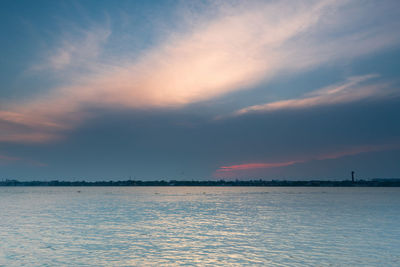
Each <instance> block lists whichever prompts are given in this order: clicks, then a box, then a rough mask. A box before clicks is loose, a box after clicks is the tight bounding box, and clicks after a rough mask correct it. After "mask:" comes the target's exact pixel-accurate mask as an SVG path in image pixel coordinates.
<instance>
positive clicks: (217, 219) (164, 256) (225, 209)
mask: <svg viewBox="0 0 400 267" xmlns="http://www.w3.org/2000/svg"><path fill="white" fill-rule="evenodd" d="M0 266H400V188H371V187H369V188H362V187H337V188H333V187H172V186H171V187H0Z"/></svg>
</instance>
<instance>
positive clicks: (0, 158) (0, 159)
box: [0, 154, 47, 167]
mask: <svg viewBox="0 0 400 267" xmlns="http://www.w3.org/2000/svg"><path fill="white" fill-rule="evenodd" d="M16 162H22V163H24V164H28V165H32V166H37V167H45V166H47V164H45V163H42V162H39V161H36V160H31V159H25V158H20V157H10V156H7V155H1V154H0V165H2V164H10V163H16Z"/></svg>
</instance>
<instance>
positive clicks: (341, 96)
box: [234, 74, 394, 115]
mask: <svg viewBox="0 0 400 267" xmlns="http://www.w3.org/2000/svg"><path fill="white" fill-rule="evenodd" d="M376 77H378V75H375V74H369V75H363V76H353V77H350V78H348V79H347V81H346V82H344V83H341V84H335V85H332V86H328V87H325V88H322V89H319V90H316V91H312V92H310V93H307V94H305V95H303V96H301V97H299V98H294V99H287V100H281V101H276V102H270V103H266V104H261V105H254V106H250V107H246V108H243V109H240V110H238V111H236V112H235V113H234V114H235V115H242V114H245V113H249V112H257V111H258V112H260V111H264V112H265V111H275V110H284V109H303V108H311V107H315V106H323V105H324V106H325V105H334V104H341V103H348V102H353V101H357V100H362V99H366V98H371V97H383V96H390V95H391V94H393V93H394V92H393V90H389V89H388V85H389V84H387V83H382V82H379V83H368V84H365V83H364V82H366V81H369V80H371V79H373V78H376Z"/></svg>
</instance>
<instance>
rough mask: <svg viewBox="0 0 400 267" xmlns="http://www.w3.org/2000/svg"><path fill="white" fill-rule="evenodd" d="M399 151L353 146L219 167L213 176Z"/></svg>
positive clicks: (390, 147) (399, 146)
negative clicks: (280, 160) (293, 157)
mask: <svg viewBox="0 0 400 267" xmlns="http://www.w3.org/2000/svg"><path fill="white" fill-rule="evenodd" d="M398 149H400V144H399V143H392V144H379V145H364V146H355V147H350V148H347V149H344V150H340V151H332V152H330V153H323V154H319V155H316V156H311V155H305V156H304V157H302V158H298V159H294V160H290V161H282V162H257V163H243V164H237V165H230V166H221V167H219V168H218V169H217V171H216V173H215V176H217V177H224V176H229V177H230V176H235V175H236V176H239V175H241V174H245V173H246V171H251V170H256V169H270V168H280V167H287V166H291V165H294V164H301V163H306V162H310V161H314V160H328V159H337V158H342V157H345V156H353V155H358V154H361V153H369V152H378V151H386V150H398Z"/></svg>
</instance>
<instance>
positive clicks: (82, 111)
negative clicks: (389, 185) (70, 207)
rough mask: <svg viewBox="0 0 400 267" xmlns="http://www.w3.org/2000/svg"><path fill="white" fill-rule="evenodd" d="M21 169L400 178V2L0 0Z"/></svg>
mask: <svg viewBox="0 0 400 267" xmlns="http://www.w3.org/2000/svg"><path fill="white" fill-rule="evenodd" d="M1 5H2V8H1V9H0V22H1V23H0V33H1V37H0V38H1V42H0V51H1V57H0V169H1V177H3V178H17V179H20V180H31V179H39V180H49V179H62V180H81V179H86V180H104V179H106V180H111V179H113V180H114V179H128V178H130V177H131V178H132V179H133V178H135V179H143V180H149V179H150V180H153V179H221V178H223V179H253V178H257V179H259V178H262V179H347V178H348V177H349V173H350V172H351V171H352V170H354V171H356V175H357V176H358V177H359V178H365V179H369V178H375V177H379V178H382V177H399V176H400V164H398V163H399V160H400V120H399V119H398V117H399V115H398V114H400V88H399V85H400V80H399V74H400V63H399V59H400V34H399V33H398V29H399V28H400V19H399V17H400V4H399V2H398V1H388V0H387V1H346V0H338V1H335V0H329V1H298V2H295V3H294V2H292V1H284V0H282V1H281V0H276V1H246V2H243V1H191V2H188V1H118V2H115V1H2V3H1Z"/></svg>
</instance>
